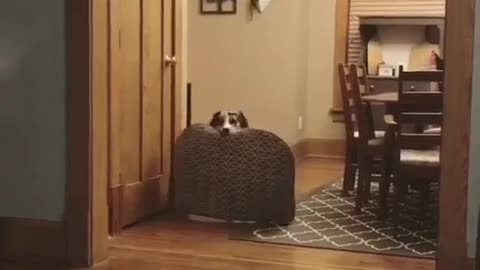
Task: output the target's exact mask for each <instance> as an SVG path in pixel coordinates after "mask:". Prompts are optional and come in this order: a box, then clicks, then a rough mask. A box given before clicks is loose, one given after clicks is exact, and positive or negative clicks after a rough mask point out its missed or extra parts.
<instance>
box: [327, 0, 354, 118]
mask: <svg viewBox="0 0 480 270" xmlns="http://www.w3.org/2000/svg"><path fill="white" fill-rule="evenodd" d="M350 1H351V0H337V1H336V4H335V52H334V59H335V60H334V61H333V70H334V72H333V103H332V110H331V114H332V116H333V117H334V121H336V120H335V119H337V118H338V117H337V116H338V113H337V112H338V111H339V110H340V113H341V114H343V109H342V107H343V106H342V97H341V93H340V83H339V81H338V74H337V72H336V71H337V65H338V64H339V63H345V62H346V61H347V55H348V51H347V47H348V28H349V22H350V15H349V14H350Z"/></svg>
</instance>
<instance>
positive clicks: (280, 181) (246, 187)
mask: <svg viewBox="0 0 480 270" xmlns="http://www.w3.org/2000/svg"><path fill="white" fill-rule="evenodd" d="M174 178H175V204H176V208H177V210H178V211H181V212H184V213H186V214H196V215H202V216H207V217H211V218H217V219H223V220H227V221H233V220H236V221H256V222H276V223H288V222H290V221H292V220H293V218H294V214H295V213H294V212H295V197H294V196H295V192H294V187H295V185H294V182H295V161H294V157H293V155H292V152H291V151H290V148H289V147H288V145H287V144H286V143H285V142H284V141H283V140H282V139H280V138H279V137H278V136H276V135H274V134H272V133H270V132H267V131H263V130H257V129H245V130H242V131H240V132H238V133H235V134H231V135H228V136H222V135H221V134H219V132H218V131H217V130H215V129H214V128H212V127H210V126H209V125H203V124H197V125H193V126H191V127H189V128H187V129H185V130H184V132H183V133H182V135H181V136H180V137H179V138H178V140H177V143H176V145H175V157H174Z"/></svg>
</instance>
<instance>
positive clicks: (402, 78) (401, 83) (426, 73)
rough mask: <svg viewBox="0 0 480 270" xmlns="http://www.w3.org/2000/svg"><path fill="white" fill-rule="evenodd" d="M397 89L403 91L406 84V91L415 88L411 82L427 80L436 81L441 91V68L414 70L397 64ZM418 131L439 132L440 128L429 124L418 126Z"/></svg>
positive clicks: (442, 78)
mask: <svg viewBox="0 0 480 270" xmlns="http://www.w3.org/2000/svg"><path fill="white" fill-rule="evenodd" d="M398 74H399V75H398V90H399V91H400V90H402V92H403V91H405V90H407V87H406V86H408V84H410V86H409V87H408V91H410V90H412V91H413V90H415V88H414V86H412V85H411V84H412V83H413V84H414V83H418V82H428V83H437V85H438V87H439V90H440V91H439V92H443V89H442V88H443V80H444V72H443V70H415V71H405V70H404V67H403V66H402V65H400V66H399V71H398ZM416 130H417V131H418V132H423V133H440V132H441V128H440V127H438V126H435V127H431V126H420V127H417V129H416Z"/></svg>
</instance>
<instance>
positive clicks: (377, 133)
mask: <svg viewBox="0 0 480 270" xmlns="http://www.w3.org/2000/svg"><path fill="white" fill-rule="evenodd" d="M359 135H360V134H359V133H358V131H355V132H354V133H353V136H355V138H358V136H359ZM375 137H376V138H382V137H385V131H383V130H375Z"/></svg>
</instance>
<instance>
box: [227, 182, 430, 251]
mask: <svg viewBox="0 0 480 270" xmlns="http://www.w3.org/2000/svg"><path fill="white" fill-rule="evenodd" d="M341 187H342V184H341V181H336V182H335V183H334V184H331V185H329V186H327V187H324V188H322V189H320V190H318V191H316V192H314V193H313V194H312V195H309V196H308V197H306V199H303V200H300V201H299V202H298V203H297V206H296V215H295V220H294V221H293V222H292V223H291V224H290V225H289V226H283V227H282V226H279V225H272V226H271V227H268V228H255V227H252V225H249V226H247V225H243V226H241V227H235V228H232V231H231V233H230V239H231V240H244V241H254V242H263V243H271V244H283V245H293V246H302V247H311V248H323V249H333V250H342V251H352V252H362V253H374V254H382V255H394V256H404V257H414V258H426V259H434V258H435V255H436V246H437V216H438V213H437V210H436V209H437V203H438V196H437V195H435V194H437V193H438V186H434V187H433V189H432V196H431V197H432V199H431V203H430V209H429V211H428V215H427V218H426V220H424V222H423V225H422V226H419V225H418V214H417V213H418V210H416V209H418V205H419V204H418V194H417V193H416V192H415V191H410V192H409V195H408V196H407V198H406V200H405V203H403V204H402V206H401V209H402V211H401V214H400V216H401V220H402V223H401V226H400V228H399V235H398V237H397V238H394V236H393V225H392V223H391V221H390V220H389V219H387V220H386V221H380V220H378V218H377V216H376V213H377V209H378V207H377V204H376V201H377V196H378V186H375V185H374V186H373V187H372V194H371V200H370V202H369V203H368V204H367V205H366V207H364V208H363V209H362V211H361V212H360V213H357V212H356V211H355V209H354V205H355V202H354V200H355V196H354V195H353V196H350V197H342V196H341ZM389 197H392V196H389ZM388 203H389V205H391V201H389V202H388ZM389 208H390V207H389Z"/></svg>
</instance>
